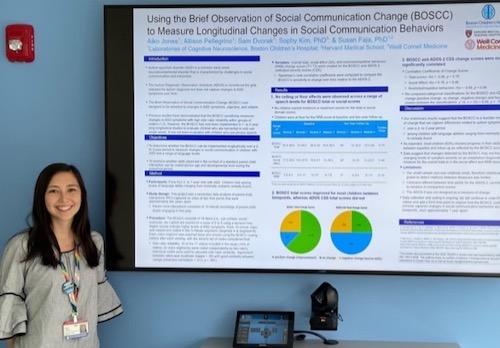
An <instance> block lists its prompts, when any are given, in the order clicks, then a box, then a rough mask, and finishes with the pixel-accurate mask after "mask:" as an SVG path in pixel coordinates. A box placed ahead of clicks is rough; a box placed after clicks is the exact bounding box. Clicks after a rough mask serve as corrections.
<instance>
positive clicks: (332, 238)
mask: <svg viewBox="0 0 500 348" xmlns="http://www.w3.org/2000/svg"><path fill="white" fill-rule="evenodd" d="M488 6H491V5H486V6H485V4H467V5H466V6H465V4H464V6H462V5H457V4H455V5H453V6H450V5H449V4H440V5H426V6H425V10H423V7H422V6H418V7H417V6H409V5H404V6H395V5H391V6H350V7H332V6H330V7H328V6H317V7H281V8H277V7H236V8H231V7H221V8H202V7H200V8H161V9H155V8H143V9H135V10H134V84H135V89H134V93H135V96H134V98H135V100H134V103H135V111H134V113H135V117H134V123H135V126H134V130H135V135H134V137H135V144H134V145H135V154H134V155H135V205H136V206H135V209H136V216H135V221H136V226H135V230H136V258H135V259H136V266H137V267H151V268H154V267H160V268H225V269H263V268H264V269H291V270H318V269H322V270H373V271H410V272H411V271H431V272H433V271H435V272H441V271H446V272H484V271H485V270H487V271H491V272H494V271H496V272H500V84H499V83H498V71H499V67H500V19H499V18H498V17H495V16H494V8H491V7H488ZM471 9H472V10H471Z"/></svg>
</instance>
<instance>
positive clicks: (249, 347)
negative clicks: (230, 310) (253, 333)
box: [233, 311, 295, 348]
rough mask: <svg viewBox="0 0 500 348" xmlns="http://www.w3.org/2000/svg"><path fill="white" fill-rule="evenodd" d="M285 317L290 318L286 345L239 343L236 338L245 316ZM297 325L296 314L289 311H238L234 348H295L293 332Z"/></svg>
mask: <svg viewBox="0 0 500 348" xmlns="http://www.w3.org/2000/svg"><path fill="white" fill-rule="evenodd" d="M247 314H250V315H266V314H268V315H283V316H286V317H287V318H288V335H287V342H286V344H262V343H237V341H236V337H237V334H238V327H239V324H240V319H241V317H242V316H243V315H247ZM294 323H295V313H294V312H288V311H237V313H236V321H235V324H234V335H233V348H257V347H265V348H292V347H293V330H294Z"/></svg>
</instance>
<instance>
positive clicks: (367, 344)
mask: <svg viewBox="0 0 500 348" xmlns="http://www.w3.org/2000/svg"><path fill="white" fill-rule="evenodd" d="M232 347H233V339H232V338H229V337H211V338H208V339H206V340H205V342H203V345H202V346H201V348H232ZM293 347H294V348H328V347H331V348H460V346H459V345H458V344H456V343H431V342H393V341H392V342H389V341H387V342H386V341H339V344H337V345H334V346H331V345H325V344H323V342H321V341H320V340H317V339H306V340H305V341H295V342H294V344H293Z"/></svg>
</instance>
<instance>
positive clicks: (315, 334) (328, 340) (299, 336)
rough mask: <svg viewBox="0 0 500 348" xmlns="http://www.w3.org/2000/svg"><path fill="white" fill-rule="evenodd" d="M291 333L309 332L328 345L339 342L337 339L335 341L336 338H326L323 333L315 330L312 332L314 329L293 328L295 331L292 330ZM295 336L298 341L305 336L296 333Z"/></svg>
mask: <svg viewBox="0 0 500 348" xmlns="http://www.w3.org/2000/svg"><path fill="white" fill-rule="evenodd" d="M293 333H294V334H309V335H313V336H316V337H319V338H321V340H322V341H323V344H328V345H332V346H333V345H335V344H338V343H339V341H337V340H330V339H328V338H326V337H325V336H323V335H321V334H319V333H317V332H314V331H308V330H295V331H293ZM302 336H303V337H302ZM297 338H298V339H297V340H298V341H301V340H303V339H304V338H305V336H304V335H298V336H297Z"/></svg>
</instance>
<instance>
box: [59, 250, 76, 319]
mask: <svg viewBox="0 0 500 348" xmlns="http://www.w3.org/2000/svg"><path fill="white" fill-rule="evenodd" d="M74 255H75V271H74V272H73V274H70V272H69V269H68V268H67V267H66V265H65V264H64V262H62V258H61V260H60V261H59V266H61V270H62V272H63V275H64V284H63V285H62V291H63V292H64V293H65V294H67V295H68V298H69V303H70V304H71V315H72V317H73V321H74V322H75V323H76V322H77V321H78V294H79V290H80V253H79V252H78V247H76V248H75V253H74ZM68 266H69V265H68Z"/></svg>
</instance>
